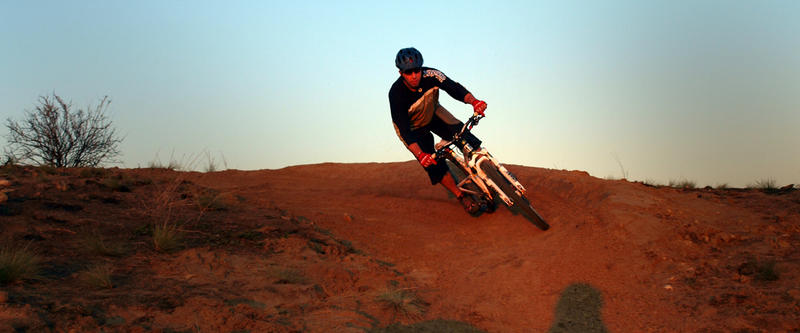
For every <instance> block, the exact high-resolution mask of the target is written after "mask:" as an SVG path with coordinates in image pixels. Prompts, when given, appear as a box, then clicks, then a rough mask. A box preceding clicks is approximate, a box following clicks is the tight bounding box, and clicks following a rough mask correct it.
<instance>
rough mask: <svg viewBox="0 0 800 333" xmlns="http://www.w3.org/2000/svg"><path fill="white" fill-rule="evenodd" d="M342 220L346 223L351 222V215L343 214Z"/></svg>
mask: <svg viewBox="0 0 800 333" xmlns="http://www.w3.org/2000/svg"><path fill="white" fill-rule="evenodd" d="M344 220H345V221H347V222H353V215H350V214H347V213H345V214H344Z"/></svg>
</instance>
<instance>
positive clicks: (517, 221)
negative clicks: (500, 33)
mask: <svg viewBox="0 0 800 333" xmlns="http://www.w3.org/2000/svg"><path fill="white" fill-rule="evenodd" d="M508 168H509V169H510V170H511V171H512V172H514V173H515V174H516V175H517V176H518V178H519V180H520V181H521V182H522V183H523V184H524V185H525V186H526V187H527V188H529V190H530V193H529V198H530V199H531V202H532V203H533V205H534V206H535V207H536V208H537V210H538V211H539V212H540V213H541V214H542V215H543V216H544V217H545V218H546V219H547V220H548V222H550V224H551V226H552V228H551V229H550V230H548V231H544V232H543V231H540V230H538V229H537V228H535V227H534V226H533V225H531V224H530V223H528V222H527V221H526V220H525V219H523V218H522V217H520V216H515V215H512V214H511V213H510V212H509V211H507V210H505V209H498V211H497V212H495V213H493V214H490V215H487V214H484V215H482V216H480V217H477V218H474V217H470V216H469V215H467V214H466V213H464V212H463V210H462V209H461V208H460V206H459V205H458V204H457V203H456V201H455V200H453V199H452V198H451V197H449V196H448V194H447V193H446V191H444V190H443V189H441V188H440V187H433V186H429V185H427V184H428V183H427V178H426V176H425V174H424V173H423V172H421V171H420V170H419V168H418V166H417V165H416V164H415V163H414V162H406V163H365V164H333V163H326V164H316V165H304V166H296V167H289V168H284V169H280V170H260V171H235V170H230V171H223V172H215V173H187V172H174V171H169V170H153V169H127V170H120V169H70V170H52V169H47V168H22V167H5V168H3V169H0V170H1V171H0V178H2V179H5V180H8V181H9V183H8V184H7V185H6V188H5V189H3V192H4V193H5V194H6V195H7V201H6V202H3V203H0V218H1V219H2V223H0V237H2V238H0V239H2V240H3V244H4V247H3V251H4V252H3V253H2V254H0V265H3V263H2V260H3V259H2V256H3V255H6V256H7V254H8V253H12V252H14V251H16V252H14V253H19V252H20V250H19V249H24V250H26V251H28V252H31V253H33V254H35V256H36V257H37V258H39V264H38V269H37V272H38V273H37V274H35V275H27V276H21V277H19V278H16V279H6V280H5V283H4V284H3V285H2V286H1V288H2V289H0V290H2V291H0V331H5V330H18V331H19V330H23V331H24V330H26V329H27V330H31V331H39V330H56V331H69V330H70V329H74V330H77V331H100V330H106V331H107V330H117V331H153V330H155V331H169V330H172V331H239V332H248V331H249V332H262V331H269V332H291V331H312V332H326V331H337V332H343V331H352V332H363V331H369V330H373V331H387V332H388V331H392V332H393V331H409V330H420V329H424V328H425V327H438V326H435V325H451V326H448V327H450V328H452V329H454V330H455V329H462V330H463V331H465V332H466V331H475V329H476V328H478V329H481V330H485V331H489V332H519V331H531V332H541V331H547V330H550V331H552V332H575V331H582V332H586V331H589V332H605V331H611V332H640V331H708V332H713V331H754V332H755V331H765V332H772V331H790V330H798V329H800V316H798V315H797V313H800V287H798V286H797V284H796V281H797V278H798V273H799V269H800V267H799V266H798V265H800V260H798V259H800V254H797V252H796V251H794V249H795V248H796V247H797V246H798V245H800V233H798V232H799V231H800V223H798V222H800V192H798V191H795V190H792V189H786V190H782V191H773V192H770V193H765V192H763V191H758V190H715V189H697V190H681V189H673V188H656V187H650V186H645V185H643V184H639V183H631V182H627V181H624V180H619V181H608V180H601V179H597V178H594V177H591V176H589V175H588V174H586V173H585V172H576V171H572V172H570V171H556V170H545V169H538V168H529V167H522V166H513V165H512V166H508ZM0 270H2V267H0ZM0 277H2V275H0ZM392 324H394V325H392ZM398 324H407V325H409V326H403V325H398ZM429 325H433V326H429ZM436 330H439V329H438V328H437V329H436Z"/></svg>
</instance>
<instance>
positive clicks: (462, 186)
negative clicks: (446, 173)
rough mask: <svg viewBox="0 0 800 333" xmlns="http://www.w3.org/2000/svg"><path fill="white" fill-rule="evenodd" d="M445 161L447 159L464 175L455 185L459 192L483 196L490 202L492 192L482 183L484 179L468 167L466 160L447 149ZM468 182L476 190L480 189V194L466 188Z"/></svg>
mask: <svg viewBox="0 0 800 333" xmlns="http://www.w3.org/2000/svg"><path fill="white" fill-rule="evenodd" d="M447 159H449V160H450V161H451V162H453V164H455V165H456V167H458V168H459V169H461V172H463V173H464V176H465V177H464V179H462V180H461V181H460V182H458V184H456V186H458V189H459V190H461V191H463V192H466V193H470V194H474V195H478V196H480V195H485V196H486V197H487V198H488V199H490V200H491V199H492V197H493V196H492V191H490V190H489V187H488V186H487V185H486V183H485V182H484V181H482V180H483V179H485V177H480V176H479V175H477V174H476V172H475V170H474V169H473V168H471V167H470V165H469V164H468V163H467V161H466V160H464V158H463V157H461V156H460V155H458V154H456V153H455V152H453V150H451V149H448V150H447ZM470 182H472V183H473V184H475V186H477V187H478V189H480V191H481V192H482V193H481V192H478V191H475V190H471V189H469V188H467V187H466V184H468V183H470Z"/></svg>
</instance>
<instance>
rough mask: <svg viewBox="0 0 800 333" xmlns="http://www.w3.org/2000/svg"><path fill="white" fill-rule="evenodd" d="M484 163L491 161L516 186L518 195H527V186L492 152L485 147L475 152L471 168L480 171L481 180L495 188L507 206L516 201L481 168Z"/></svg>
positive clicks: (471, 160)
mask: <svg viewBox="0 0 800 333" xmlns="http://www.w3.org/2000/svg"><path fill="white" fill-rule="evenodd" d="M483 163H491V164H492V165H494V167H495V168H496V169H497V171H498V172H499V173H500V175H501V176H502V177H503V178H505V179H506V180H507V181H508V183H509V184H511V185H512V186H514V191H515V192H516V194H517V195H518V196H520V197H522V196H524V195H525V187H523V186H522V184H521V183H520V182H519V181H517V178H516V177H514V175H513V174H512V173H511V172H509V171H508V169H506V168H505V167H504V166H503V165H502V164H500V162H498V161H497V160H496V159H495V158H494V157H493V156H492V155H491V154H489V152H488V151H486V150H485V149H484V150H479V151H476V152H474V153H473V155H472V156H471V158H470V160H469V166H470V168H471V169H472V170H474V171H475V172H477V173H478V175H479V177H480V179H481V180H483V181H484V182H485V183H486V184H487V185H488V186H490V187H491V188H492V189H494V191H495V193H497V195H498V196H499V197H500V199H501V200H503V202H505V203H506V205H507V206H509V207H510V206H512V205H514V202H513V201H512V200H511V198H509V197H508V195H506V194H505V192H503V190H502V189H501V188H500V186H498V185H497V184H496V183H495V182H494V180H492V179H491V178H490V177H489V176H488V175H486V173H485V172H483V169H482V168H481V164H483ZM487 193H490V191H487ZM490 197H491V195H490Z"/></svg>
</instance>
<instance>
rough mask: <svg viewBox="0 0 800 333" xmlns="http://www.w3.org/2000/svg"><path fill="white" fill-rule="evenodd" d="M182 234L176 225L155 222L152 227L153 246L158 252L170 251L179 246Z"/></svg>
mask: <svg viewBox="0 0 800 333" xmlns="http://www.w3.org/2000/svg"><path fill="white" fill-rule="evenodd" d="M182 239H183V235H182V233H181V231H180V229H179V228H178V226H177V225H175V224H171V223H157V224H156V225H155V226H154V227H153V247H154V248H155V249H156V251H158V252H170V251H172V250H175V249H177V248H178V247H180V245H181V242H182Z"/></svg>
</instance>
